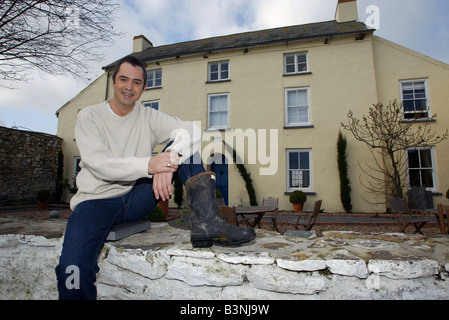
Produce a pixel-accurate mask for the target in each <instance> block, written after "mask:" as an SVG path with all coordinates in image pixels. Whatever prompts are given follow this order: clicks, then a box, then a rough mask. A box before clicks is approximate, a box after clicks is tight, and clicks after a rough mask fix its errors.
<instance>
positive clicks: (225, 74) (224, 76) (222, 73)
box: [221, 71, 229, 79]
mask: <svg viewBox="0 0 449 320" xmlns="http://www.w3.org/2000/svg"><path fill="white" fill-rule="evenodd" d="M228 78H229V73H228V71H221V79H228Z"/></svg>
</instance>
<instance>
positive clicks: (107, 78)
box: [104, 69, 111, 101]
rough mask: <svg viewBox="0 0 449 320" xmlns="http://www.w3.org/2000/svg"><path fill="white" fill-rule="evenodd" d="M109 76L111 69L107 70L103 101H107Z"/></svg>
mask: <svg viewBox="0 0 449 320" xmlns="http://www.w3.org/2000/svg"><path fill="white" fill-rule="evenodd" d="M110 75H111V69H108V74H107V76H106V93H105V96H104V101H107V100H108V93H109V77H110Z"/></svg>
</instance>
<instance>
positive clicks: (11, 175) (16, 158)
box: [0, 127, 62, 205]
mask: <svg viewBox="0 0 449 320" xmlns="http://www.w3.org/2000/svg"><path fill="white" fill-rule="evenodd" d="M61 144H62V139H61V138H58V137H57V136H53V135H50V134H45V133H39V132H30V131H23V130H17V129H8V128H5V127H0V205H2V204H3V205H8V204H12V203H18V202H19V203H32V202H35V199H36V193H37V192H38V191H39V190H41V189H47V190H50V191H51V192H53V190H54V189H55V180H56V177H57V170H58V152H59V150H61Z"/></svg>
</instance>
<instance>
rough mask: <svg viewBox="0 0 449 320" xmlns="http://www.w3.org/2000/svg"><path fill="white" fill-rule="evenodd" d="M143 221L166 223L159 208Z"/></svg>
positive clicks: (165, 218)
mask: <svg viewBox="0 0 449 320" xmlns="http://www.w3.org/2000/svg"><path fill="white" fill-rule="evenodd" d="M143 220H150V221H151V222H166V221H167V217H166V216H165V213H164V211H163V210H162V208H161V207H159V206H156V208H154V209H153V211H151V212H150V213H149V214H148V215H146V216H145V217H144V218H143Z"/></svg>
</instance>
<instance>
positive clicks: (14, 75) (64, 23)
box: [0, 0, 121, 83]
mask: <svg viewBox="0 0 449 320" xmlns="http://www.w3.org/2000/svg"><path fill="white" fill-rule="evenodd" d="M117 8H118V5H117V4H114V3H113V0H70V1H69V0H1V1H0V82H3V83H5V82H7V83H16V82H20V81H25V80H29V74H30V72H29V70H30V69H39V70H42V71H44V72H47V73H50V74H55V75H61V74H71V75H73V76H74V77H76V78H79V79H83V80H86V79H87V77H88V73H89V68H88V63H89V62H94V61H99V60H101V58H102V55H101V54H99V52H98V47H99V46H105V45H111V44H112V43H113V41H114V38H116V37H117V36H120V35H121V34H120V33H118V32H116V31H114V29H113V18H114V15H115V13H116V10H117Z"/></svg>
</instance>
